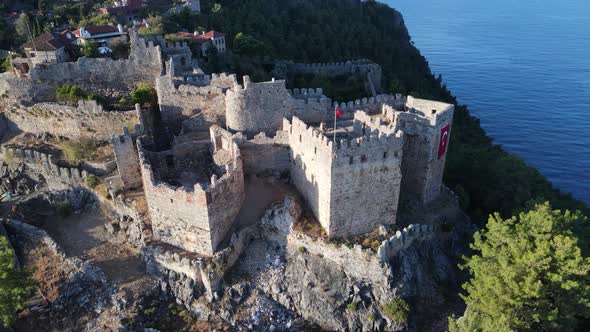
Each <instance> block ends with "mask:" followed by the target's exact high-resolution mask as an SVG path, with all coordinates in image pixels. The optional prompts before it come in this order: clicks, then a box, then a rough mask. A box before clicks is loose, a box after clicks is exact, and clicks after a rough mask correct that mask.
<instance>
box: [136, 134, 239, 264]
mask: <svg viewBox="0 0 590 332" xmlns="http://www.w3.org/2000/svg"><path fill="white" fill-rule="evenodd" d="M211 139H212V141H213V159H214V161H215V162H216V164H217V165H216V166H217V167H219V168H221V169H223V170H224V174H223V175H222V176H221V177H219V178H218V177H217V176H216V175H213V176H212V177H211V179H210V180H209V179H207V180H206V181H205V182H199V183H197V184H195V185H194V187H193V188H186V187H180V186H172V185H170V184H169V183H167V182H165V181H164V180H165V179H169V180H171V181H174V180H178V179H177V178H176V177H177V171H178V169H179V168H187V167H190V168H194V167H195V164H192V162H193V161H195V160H196V159H199V158H196V159H195V158H194V156H195V153H197V154H198V153H199V152H198V151H196V152H194V153H192V154H191V151H189V150H190V149H187V148H190V144H181V145H180V146H179V147H178V148H176V149H174V148H173V150H168V151H163V152H149V151H147V150H145V149H144V148H143V147H142V145H143V143H142V142H141V140H139V141H138V143H137V145H138V151H139V161H140V167H141V173H142V179H143V186H144V192H145V195H146V200H147V203H148V207H149V211H150V215H151V217H152V228H153V232H154V239H156V240H159V241H162V242H165V243H168V244H171V245H173V246H175V247H178V248H181V249H184V250H187V251H189V252H194V253H198V254H202V255H206V256H211V255H213V253H214V252H215V251H216V250H217V247H218V246H219V244H220V243H221V242H222V241H223V240H224V239H225V237H226V235H227V233H228V231H229V229H230V228H231V226H232V224H233V222H234V220H235V217H236V216H237V215H238V212H239V210H240V208H241V206H242V202H243V201H244V198H245V192H244V174H243V170H242V158H241V154H240V151H239V149H238V146H237V144H236V143H235V142H234V141H233V140H232V137H231V134H230V133H228V132H226V131H225V130H223V129H221V128H220V127H218V126H213V127H211ZM174 157H177V158H178V161H174V163H175V164H174V165H171V164H170V160H174ZM185 162H186V163H187V164H182V163H185ZM197 166H198V165H197Z"/></svg>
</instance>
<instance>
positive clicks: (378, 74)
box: [286, 59, 382, 91]
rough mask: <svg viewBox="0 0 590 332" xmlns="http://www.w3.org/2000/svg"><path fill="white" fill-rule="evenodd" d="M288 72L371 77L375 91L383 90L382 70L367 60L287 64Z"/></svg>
mask: <svg viewBox="0 0 590 332" xmlns="http://www.w3.org/2000/svg"><path fill="white" fill-rule="evenodd" d="M286 65H287V70H288V71H289V73H291V74H308V73H314V74H322V75H326V76H338V75H355V74H356V75H361V76H363V77H367V76H368V75H369V76H370V77H371V80H372V81H373V84H374V85H375V89H377V91H379V90H380V89H381V79H382V70H381V66H379V65H378V64H376V63H374V62H372V61H370V60H367V59H359V60H349V61H346V62H331V63H292V62H290V63H287V64H286Z"/></svg>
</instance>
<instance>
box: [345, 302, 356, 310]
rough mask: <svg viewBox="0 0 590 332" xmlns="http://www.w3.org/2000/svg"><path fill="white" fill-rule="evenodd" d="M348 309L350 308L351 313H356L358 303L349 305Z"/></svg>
mask: <svg viewBox="0 0 590 332" xmlns="http://www.w3.org/2000/svg"><path fill="white" fill-rule="evenodd" d="M346 308H348V310H350V311H356V303H354V302H352V303H349V304H348V305H347V306H346Z"/></svg>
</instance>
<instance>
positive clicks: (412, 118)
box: [383, 96, 454, 203]
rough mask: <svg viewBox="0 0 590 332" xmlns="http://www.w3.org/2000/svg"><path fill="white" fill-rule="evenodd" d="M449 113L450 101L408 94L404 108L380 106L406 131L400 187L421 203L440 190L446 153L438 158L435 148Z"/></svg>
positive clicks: (449, 115) (449, 119)
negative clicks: (402, 109)
mask: <svg viewBox="0 0 590 332" xmlns="http://www.w3.org/2000/svg"><path fill="white" fill-rule="evenodd" d="M453 113H454V107H453V105H450V104H445V103H440V102H434V101H428V100H422V99H415V98H413V97H411V96H409V97H408V101H407V104H406V105H405V111H397V110H396V109H394V108H392V107H390V106H387V105H386V106H384V107H383V114H385V115H386V116H387V117H389V118H390V119H391V120H393V121H394V122H395V124H396V127H397V128H399V129H401V130H403V131H404V132H405V133H406V141H407V142H406V144H405V146H404V159H403V162H402V174H403V181H402V191H403V192H407V193H411V194H414V195H417V196H418V197H419V199H420V200H421V201H422V202H424V203H427V202H430V201H432V200H433V199H435V198H436V197H438V195H439V193H440V188H441V185H442V178H443V173H444V167H445V162H446V153H444V155H443V156H442V157H441V158H439V156H438V152H439V146H440V144H441V139H442V137H441V135H442V134H443V131H442V129H443V128H445V127H447V126H449V127H448V128H449V130H448V131H447V135H448V137H450V134H451V132H450V127H451V123H452V121H453ZM447 142H449V141H447ZM449 143H450V142H449ZM447 145H448V144H447Z"/></svg>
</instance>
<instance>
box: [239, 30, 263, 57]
mask: <svg viewBox="0 0 590 332" xmlns="http://www.w3.org/2000/svg"><path fill="white" fill-rule="evenodd" d="M267 49H268V47H267V46H266V45H265V44H264V42H262V41H260V40H258V39H256V38H254V37H252V36H250V35H247V34H244V33H242V32H239V33H238V34H237V35H236V37H235V38H234V43H233V47H232V50H233V52H234V53H236V54H242V55H249V56H255V55H264V53H265V51H266V50H267Z"/></svg>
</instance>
